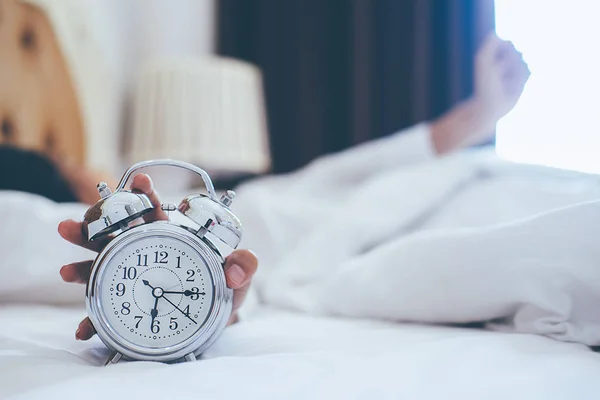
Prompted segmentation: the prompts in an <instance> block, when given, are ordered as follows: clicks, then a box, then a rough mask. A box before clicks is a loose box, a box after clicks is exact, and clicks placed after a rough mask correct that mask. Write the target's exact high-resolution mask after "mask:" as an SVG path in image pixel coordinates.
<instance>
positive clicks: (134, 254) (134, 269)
mask: <svg viewBox="0 0 600 400" xmlns="http://www.w3.org/2000/svg"><path fill="white" fill-rule="evenodd" d="M100 274H101V275H100V276H99V280H100V281H99V290H98V297H99V302H100V306H101V309H102V312H103V314H104V315H105V319H106V321H107V322H108V324H109V325H110V327H111V328H112V330H113V332H115V333H116V334H117V335H118V336H120V337H121V338H122V339H124V340H125V341H127V342H129V343H131V344H133V345H135V346H141V347H145V348H149V349H161V348H167V347H171V346H176V345H178V344H180V343H182V342H184V341H185V340H187V339H189V338H190V337H191V336H194V334H195V333H196V332H198V331H199V330H200V329H201V328H202V327H203V325H204V324H205V322H206V321H207V319H208V317H209V315H210V311H211V308H212V304H213V298H214V283H213V278H212V276H211V273H210V271H209V269H208V266H207V265H206V263H205V262H204V260H203V258H202V257H201V256H200V253H198V251H196V250H195V249H194V248H193V247H192V246H190V245H189V244H188V243H186V242H183V241H181V240H179V239H176V238H174V237H169V236H167V235H164V236H162V235H157V236H151V237H143V238H140V239H137V240H132V241H131V242H128V243H127V244H125V245H124V246H123V247H120V248H119V250H118V252H116V253H115V255H114V256H112V257H111V258H110V259H108V260H107V261H106V264H104V265H103V266H102V270H101V271H100Z"/></svg>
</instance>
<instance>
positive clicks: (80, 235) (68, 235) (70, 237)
mask: <svg viewBox="0 0 600 400" xmlns="http://www.w3.org/2000/svg"><path fill="white" fill-rule="evenodd" d="M58 234H59V235H60V236H61V237H62V238H63V239H65V240H67V241H69V242H71V243H73V244H76V245H77V246H81V247H84V248H86V249H88V250H92V251H96V252H99V251H101V250H102V249H103V248H104V247H105V246H106V245H107V244H108V242H110V240H111V239H112V238H111V237H102V238H99V239H97V240H94V241H93V242H90V241H89V240H88V235H87V224H86V223H85V222H76V221H73V220H72V219H68V220H66V221H63V222H61V223H60V224H58Z"/></svg>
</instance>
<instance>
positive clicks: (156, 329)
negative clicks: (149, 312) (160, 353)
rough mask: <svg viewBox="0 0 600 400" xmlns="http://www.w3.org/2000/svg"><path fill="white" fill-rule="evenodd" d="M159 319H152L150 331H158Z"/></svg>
mask: <svg viewBox="0 0 600 400" xmlns="http://www.w3.org/2000/svg"><path fill="white" fill-rule="evenodd" d="M159 325H160V321H159V320H157V319H155V320H154V321H152V325H150V330H151V331H152V333H158V332H160V326H159Z"/></svg>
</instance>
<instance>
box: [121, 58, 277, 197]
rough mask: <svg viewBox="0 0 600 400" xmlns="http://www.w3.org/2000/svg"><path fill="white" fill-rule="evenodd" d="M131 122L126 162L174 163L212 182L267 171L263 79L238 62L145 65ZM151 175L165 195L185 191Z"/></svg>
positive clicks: (173, 61) (210, 60) (199, 60)
mask: <svg viewBox="0 0 600 400" xmlns="http://www.w3.org/2000/svg"><path fill="white" fill-rule="evenodd" d="M131 122H132V124H131V129H130V132H131V136H130V137H128V138H127V137H126V139H129V140H128V143H126V149H127V150H126V159H127V161H128V162H129V163H134V162H138V161H142V160H148V159H156V158H173V159H178V160H182V161H187V162H191V163H193V164H195V165H198V166H199V167H200V168H203V169H205V170H206V171H207V172H208V173H209V174H210V175H211V177H213V178H214V179H215V180H216V181H217V182H218V181H219V180H220V179H231V178H232V177H235V176H238V175H256V174H261V173H265V172H267V171H268V170H269V168H270V162H271V161H270V152H269V143H268V133H267V122H266V112H265V105H264V96H263V86H262V77H261V74H260V71H259V70H258V69H257V68H256V67H254V66H252V65H251V64H248V63H245V62H242V61H238V60H233V59H228V58H223V57H206V58H190V59H163V60H156V61H152V62H149V63H147V64H146V65H145V66H144V67H143V69H142V70H141V72H140V74H139V76H138V80H137V83H136V86H135V89H134V95H133V115H132V121H131ZM167 171H168V170H165V172H167ZM171 173H172V172H171ZM157 175H158V176H159V177H158V178H156V176H157ZM152 176H153V178H154V179H159V180H161V184H162V185H163V186H165V185H168V186H169V188H173V187H174V186H175V187H177V188H181V189H183V188H184V186H190V182H182V181H180V180H178V182H173V181H171V180H170V178H169V176H162V175H160V174H157V173H156V172H153V173H152ZM178 176H180V175H178Z"/></svg>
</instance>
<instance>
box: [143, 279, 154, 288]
mask: <svg viewBox="0 0 600 400" xmlns="http://www.w3.org/2000/svg"><path fill="white" fill-rule="evenodd" d="M142 282H144V285H146V286H148V287H149V288H150V289H154V287H152V285H151V284H150V282H148V281H147V280H145V279H142Z"/></svg>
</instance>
